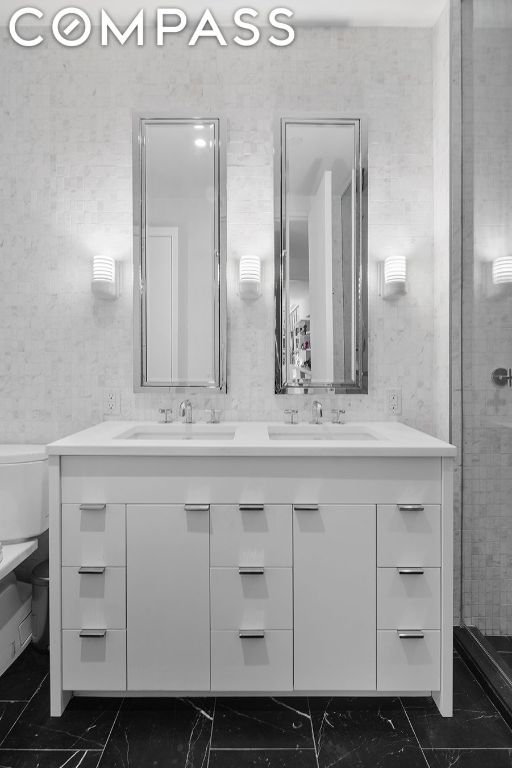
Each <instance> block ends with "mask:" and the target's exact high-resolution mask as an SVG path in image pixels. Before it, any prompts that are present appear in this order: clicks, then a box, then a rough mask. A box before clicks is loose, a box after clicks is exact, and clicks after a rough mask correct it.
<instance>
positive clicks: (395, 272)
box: [378, 256, 407, 299]
mask: <svg viewBox="0 0 512 768" xmlns="http://www.w3.org/2000/svg"><path fill="white" fill-rule="evenodd" d="M378 267H379V295H380V296H382V298H383V299H397V298H398V297H399V296H402V295H403V294H404V293H405V283H406V280H407V260H406V258H405V256H388V258H387V259H384V261H380V262H379V265H378Z"/></svg>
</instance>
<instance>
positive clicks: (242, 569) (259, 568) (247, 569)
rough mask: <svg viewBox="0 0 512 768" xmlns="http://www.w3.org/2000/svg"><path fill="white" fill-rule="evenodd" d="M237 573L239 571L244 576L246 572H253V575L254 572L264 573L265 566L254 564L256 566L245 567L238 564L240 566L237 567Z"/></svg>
mask: <svg viewBox="0 0 512 768" xmlns="http://www.w3.org/2000/svg"><path fill="white" fill-rule="evenodd" d="M238 573H239V574H240V575H241V576H245V575H248V574H254V575H256V574H261V573H265V568H264V567H263V566H256V567H252V566H247V567H246V566H240V568H239V569H238Z"/></svg>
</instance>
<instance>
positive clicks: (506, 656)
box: [499, 651, 512, 670]
mask: <svg viewBox="0 0 512 768" xmlns="http://www.w3.org/2000/svg"><path fill="white" fill-rule="evenodd" d="M499 654H500V658H501V659H502V660H503V661H504V662H505V664H506V665H507V666H508V667H510V668H511V670H512V653H511V652H510V651H499Z"/></svg>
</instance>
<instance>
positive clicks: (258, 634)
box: [238, 629, 265, 640]
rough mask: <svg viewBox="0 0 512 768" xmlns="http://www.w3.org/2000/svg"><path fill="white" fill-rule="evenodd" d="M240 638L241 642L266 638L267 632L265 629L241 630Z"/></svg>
mask: <svg viewBox="0 0 512 768" xmlns="http://www.w3.org/2000/svg"><path fill="white" fill-rule="evenodd" d="M238 637H239V638H240V639H241V640H246V639H249V638H262V637H265V630H264V629H241V630H240V631H239V632H238Z"/></svg>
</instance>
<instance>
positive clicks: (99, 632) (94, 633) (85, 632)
mask: <svg viewBox="0 0 512 768" xmlns="http://www.w3.org/2000/svg"><path fill="white" fill-rule="evenodd" d="M106 635H107V630H106V629H81V630H80V637H94V638H97V639H99V638H102V637H106Z"/></svg>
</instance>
